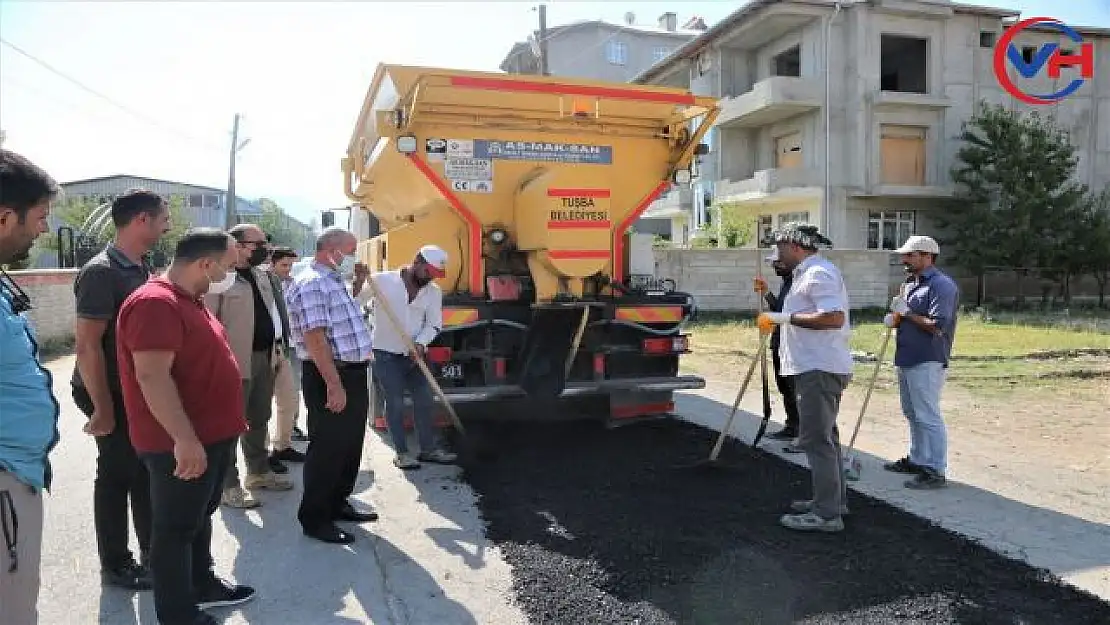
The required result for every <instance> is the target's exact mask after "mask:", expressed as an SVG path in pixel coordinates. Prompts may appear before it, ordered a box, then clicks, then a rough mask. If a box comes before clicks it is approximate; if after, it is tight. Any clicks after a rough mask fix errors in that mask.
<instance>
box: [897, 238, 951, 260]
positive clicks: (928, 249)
mask: <svg viewBox="0 0 1110 625" xmlns="http://www.w3.org/2000/svg"><path fill="white" fill-rule="evenodd" d="M913 252H924V253H926V254H938V255H939V254H940V246H939V245H937V242H936V241H934V240H933V238H932V237H927V236H924V235H921V234H915V235H913V236H912V237H910V238H908V239H906V242H905V243H903V244H902V247H900V248H898V249H896V250H894V253H895V254H912V253H913Z"/></svg>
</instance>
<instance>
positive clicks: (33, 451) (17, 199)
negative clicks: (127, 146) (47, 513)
mask: <svg viewBox="0 0 1110 625" xmlns="http://www.w3.org/2000/svg"><path fill="white" fill-rule="evenodd" d="M58 191H59V189H58V184H57V183H56V182H55V181H54V179H53V178H51V177H50V176H49V175H48V174H47V173H46V172H45V171H43V170H42V169H40V168H38V167H37V166H35V165H34V164H33V163H31V162H30V161H28V160H27V159H25V158H23V157H22V156H20V155H18V154H16V153H14V152H10V151H8V150H0V274H2V275H0V530H2V531H0V537H2V538H3V540H4V549H2V550H0V606H2V612H0V613H2V614H3V616H2V618H0V620H3V622H4V623H5V625H34V624H35V623H37V622H38V608H37V604H38V597H39V560H40V555H41V553H42V491H43V490H46V489H49V488H50V462H49V460H48V455H49V454H50V451H51V450H52V449H53V448H54V445H56V444H57V442H58V401H57V400H56V399H55V398H54V394H53V392H52V391H51V383H52V381H53V380H52V379H51V376H50V372H49V371H47V370H46V369H45V368H44V367H43V366H42V364H41V363H39V360H38V344H37V343H36V342H35V337H34V332H33V331H32V329H31V327H30V325H29V324H28V322H27V318H26V315H25V314H24V313H26V312H27V311H28V310H30V309H31V301H30V298H28V297H27V294H26V293H24V292H23V290H22V289H20V288H19V285H17V284H16V283H15V282H14V281H13V280H12V279H11V276H9V275H8V274H7V273H5V272H4V271H3V269H2V267H3V266H5V265H8V264H10V263H16V262H20V261H23V260H26V259H27V258H29V256H30V251H31V245H32V244H33V243H34V241H35V239H37V238H38V236H39V235H40V234H42V233H44V232H47V231H48V230H49V226H48V225H47V223H46V218H47V216H48V215H49V214H50V204H51V202H52V201H53V200H54V198H55V197H56V196H57V194H58Z"/></svg>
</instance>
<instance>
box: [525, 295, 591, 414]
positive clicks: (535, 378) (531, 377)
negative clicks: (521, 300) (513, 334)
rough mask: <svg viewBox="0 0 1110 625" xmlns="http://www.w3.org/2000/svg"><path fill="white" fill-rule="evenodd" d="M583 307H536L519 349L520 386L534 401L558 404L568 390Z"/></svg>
mask: <svg viewBox="0 0 1110 625" xmlns="http://www.w3.org/2000/svg"><path fill="white" fill-rule="evenodd" d="M581 320H582V308H580V307H575V306H552V307H543V308H536V309H535V310H534V311H533V316H532V325H531V327H529V329H528V334H527V335H525V337H524V345H523V346H522V347H521V350H520V363H521V369H520V387H521V388H522V389H523V390H524V392H525V393H526V394H527V395H528V397H530V398H531V399H534V400H539V401H555V400H556V399H557V398H558V397H559V395H560V394H561V393H562V392H563V389H564V388H566V384H567V379H566V371H565V367H566V362H567V357H568V356H570V351H571V349H572V343H573V341H574V335H575V333H576V332H577V331H578V325H579V323H580V322H581Z"/></svg>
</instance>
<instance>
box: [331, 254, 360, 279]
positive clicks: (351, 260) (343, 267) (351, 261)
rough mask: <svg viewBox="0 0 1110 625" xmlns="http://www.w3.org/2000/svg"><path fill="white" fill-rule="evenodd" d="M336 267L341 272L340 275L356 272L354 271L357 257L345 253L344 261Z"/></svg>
mask: <svg viewBox="0 0 1110 625" xmlns="http://www.w3.org/2000/svg"><path fill="white" fill-rule="evenodd" d="M335 269H336V271H338V272H339V274H340V275H344V276H346V275H350V274H352V273H354V271H355V257H354V256H346V255H344V256H343V261H342V262H341V263H339V266H338V267H336V268H335Z"/></svg>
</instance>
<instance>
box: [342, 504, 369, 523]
mask: <svg viewBox="0 0 1110 625" xmlns="http://www.w3.org/2000/svg"><path fill="white" fill-rule="evenodd" d="M335 520H337V521H352V522H354V523H369V522H370V521H377V520H378V513H377V512H359V511H358V510H355V508H354V506H352V505H351V504H347V505H345V506H343V508H342V509H341V510H340V511H339V514H337V515H336V517H335Z"/></svg>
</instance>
